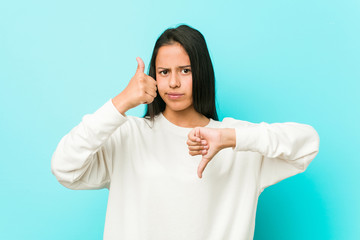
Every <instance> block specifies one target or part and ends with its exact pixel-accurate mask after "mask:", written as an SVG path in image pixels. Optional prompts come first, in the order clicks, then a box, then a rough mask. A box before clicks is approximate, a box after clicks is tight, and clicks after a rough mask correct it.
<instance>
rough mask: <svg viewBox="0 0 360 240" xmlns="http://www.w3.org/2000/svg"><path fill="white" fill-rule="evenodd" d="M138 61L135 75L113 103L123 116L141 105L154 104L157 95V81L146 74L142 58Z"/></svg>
mask: <svg viewBox="0 0 360 240" xmlns="http://www.w3.org/2000/svg"><path fill="white" fill-rule="evenodd" d="M136 61H137V62H138V66H137V69H136V73H135V75H134V76H133V77H132V78H131V80H130V82H129V83H128V85H127V87H126V88H125V89H124V90H123V91H122V92H121V93H120V94H118V95H117V96H116V97H114V98H113V99H112V103H113V104H114V106H115V107H116V109H117V110H118V111H119V112H120V113H121V114H122V115H125V112H126V111H127V110H129V109H131V108H134V107H136V106H138V105H140V104H149V103H152V102H153V101H154V99H155V97H156V95H157V94H156V90H157V87H156V81H155V79H153V78H152V77H150V76H148V75H146V74H145V73H144V71H145V64H144V62H143V60H142V59H141V58H140V57H137V58H136Z"/></svg>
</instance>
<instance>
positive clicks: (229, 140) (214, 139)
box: [186, 127, 236, 178]
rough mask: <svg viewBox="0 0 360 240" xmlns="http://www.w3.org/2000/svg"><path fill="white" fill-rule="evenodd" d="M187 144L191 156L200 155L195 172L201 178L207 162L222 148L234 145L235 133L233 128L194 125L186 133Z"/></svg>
mask: <svg viewBox="0 0 360 240" xmlns="http://www.w3.org/2000/svg"><path fill="white" fill-rule="evenodd" d="M186 143H187V145H188V148H189V154H190V155H192V156H195V155H202V159H201V162H200V164H199V167H198V170H197V174H198V176H199V178H202V173H203V172H204V170H205V168H206V166H207V164H208V163H209V162H210V161H211V159H212V158H213V157H214V156H215V155H216V154H217V153H218V152H219V151H220V150H222V149H224V148H228V147H233V148H234V147H235V145H236V134H235V129H233V128H207V127H196V128H194V129H192V130H191V131H190V133H189V134H188V140H187V142H186Z"/></svg>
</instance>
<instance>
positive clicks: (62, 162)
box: [51, 100, 127, 189]
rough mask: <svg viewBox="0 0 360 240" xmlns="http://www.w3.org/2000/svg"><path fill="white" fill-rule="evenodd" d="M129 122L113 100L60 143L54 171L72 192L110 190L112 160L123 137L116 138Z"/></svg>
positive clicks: (85, 118)
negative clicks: (116, 133) (121, 128)
mask: <svg viewBox="0 0 360 240" xmlns="http://www.w3.org/2000/svg"><path fill="white" fill-rule="evenodd" d="M126 121H127V118H126V117H125V116H123V115H121V114H120V113H119V112H118V110H117V109H116V108H115V106H114V105H113V104H112V102H111V100H109V101H108V102H106V103H105V104H104V105H103V106H102V107H101V108H99V109H98V110H97V111H96V112H95V113H93V114H88V115H85V116H84V117H83V119H82V121H81V122H80V124H79V125H77V126H76V127H74V128H73V129H72V130H71V131H70V132H69V133H68V134H67V135H65V136H64V137H63V138H62V139H61V140H60V142H59V144H58V146H57V148H56V150H55V152H54V154H53V156H52V159H51V171H52V173H53V174H54V175H55V176H56V178H57V180H58V181H59V182H60V183H61V184H62V185H64V186H65V187H67V188H70V189H100V188H108V187H109V183H110V176H111V171H112V166H113V163H112V156H113V151H114V149H115V146H116V145H117V144H118V143H119V142H118V141H120V137H117V136H116V135H115V134H113V133H114V132H115V130H116V129H118V128H119V127H120V126H121V125H122V124H124V123H125V122H126Z"/></svg>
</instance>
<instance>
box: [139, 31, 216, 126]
mask: <svg viewBox="0 0 360 240" xmlns="http://www.w3.org/2000/svg"><path fill="white" fill-rule="evenodd" d="M174 43H180V45H181V46H182V47H183V48H184V49H185V51H186V52H187V54H188V55H189V58H190V64H191V72H192V80H193V84H192V86H193V89H192V93H193V105H194V108H195V110H196V111H197V112H199V113H201V114H203V115H204V116H206V117H207V118H212V119H214V120H218V116H217V112H216V106H215V76H214V68H213V65H212V62H211V59H210V55H209V51H208V48H207V45H206V42H205V38H204V36H203V35H202V34H201V33H200V32H199V31H198V30H196V29H194V28H191V27H189V26H187V25H180V26H178V27H176V28H168V29H166V30H165V31H164V32H163V33H162V34H161V35H160V37H159V38H158V39H157V41H156V43H155V47H154V51H153V54H152V57H151V61H150V69H149V76H151V77H152V78H154V79H155V80H156V69H155V60H156V56H157V54H158V51H159V48H160V47H162V46H165V45H171V44H174ZM165 106H166V104H165V102H164V101H163V99H162V98H161V97H160V94H159V92H157V96H156V97H155V99H154V101H153V102H152V103H150V104H148V105H147V108H146V113H145V116H144V117H150V118H151V119H153V118H154V116H156V115H158V114H159V113H160V112H163V111H164V110H165Z"/></svg>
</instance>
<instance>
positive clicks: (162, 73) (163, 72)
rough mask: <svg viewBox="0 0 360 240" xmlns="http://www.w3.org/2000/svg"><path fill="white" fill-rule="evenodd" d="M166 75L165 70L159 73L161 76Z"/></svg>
mask: <svg viewBox="0 0 360 240" xmlns="http://www.w3.org/2000/svg"><path fill="white" fill-rule="evenodd" d="M167 73H168V71H167V70H162V71H161V72H160V74H161V75H166V74H167Z"/></svg>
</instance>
